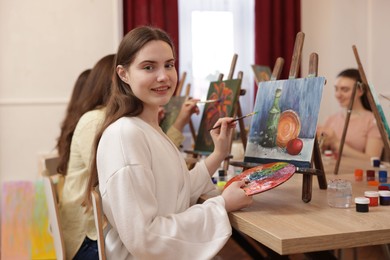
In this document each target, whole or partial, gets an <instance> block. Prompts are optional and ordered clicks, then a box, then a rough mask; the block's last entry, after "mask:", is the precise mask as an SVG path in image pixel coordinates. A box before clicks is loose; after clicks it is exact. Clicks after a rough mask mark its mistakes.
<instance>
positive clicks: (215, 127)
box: [209, 111, 258, 131]
mask: <svg viewBox="0 0 390 260" xmlns="http://www.w3.org/2000/svg"><path fill="white" fill-rule="evenodd" d="M257 112H258V111H255V112H252V113H249V114H247V115H245V116H240V117H237V118H236V119H233V120H232V121H230V122H229V124H230V123H233V122H236V121H238V120H241V119H244V118H246V117H248V116H253V115H255V114H257ZM220 127H221V125H217V126H214V127H213V128H210V129H209V131H211V130H213V129H217V128H220Z"/></svg>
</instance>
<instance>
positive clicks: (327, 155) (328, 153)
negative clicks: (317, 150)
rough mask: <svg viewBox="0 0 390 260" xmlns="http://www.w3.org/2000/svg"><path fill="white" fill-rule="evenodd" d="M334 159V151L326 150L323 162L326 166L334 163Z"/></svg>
mask: <svg viewBox="0 0 390 260" xmlns="http://www.w3.org/2000/svg"><path fill="white" fill-rule="evenodd" d="M332 158H333V152H332V150H325V151H324V156H323V157H322V162H323V163H324V164H325V165H328V164H330V163H331V162H332Z"/></svg>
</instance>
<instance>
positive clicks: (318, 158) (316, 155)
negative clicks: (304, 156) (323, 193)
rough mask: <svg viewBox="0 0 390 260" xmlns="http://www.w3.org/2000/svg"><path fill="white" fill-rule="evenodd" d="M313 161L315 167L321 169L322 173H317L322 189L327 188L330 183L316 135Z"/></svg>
mask: <svg viewBox="0 0 390 260" xmlns="http://www.w3.org/2000/svg"><path fill="white" fill-rule="evenodd" d="M313 162H314V165H315V168H316V169H318V170H320V171H321V173H320V174H318V175H317V179H318V186H320V189H321V190H326V188H327V186H328V184H327V183H326V176H325V170H324V165H323V163H322V158H321V150H320V146H319V144H318V140H317V137H315V139H314V147H313Z"/></svg>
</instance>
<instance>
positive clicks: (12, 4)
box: [0, 0, 122, 183]
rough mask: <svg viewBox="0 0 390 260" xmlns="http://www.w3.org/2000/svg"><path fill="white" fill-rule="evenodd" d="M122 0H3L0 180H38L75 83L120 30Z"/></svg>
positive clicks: (112, 44)
mask: <svg viewBox="0 0 390 260" xmlns="http://www.w3.org/2000/svg"><path fill="white" fill-rule="evenodd" d="M120 2H121V1H120V0H115V1H103V0H67V1H58V0H57V1H55V0H40V1H29V0H19V1H14V0H1V1H0V39H1V40H0V57H1V58H0V182H1V183H2V182H3V181H6V180H19V179H35V178H36V176H38V166H37V165H38V157H39V155H40V154H41V153H48V152H50V151H51V150H52V149H53V148H54V147H55V142H56V138H57V137H58V135H59V131H60V129H59V126H60V123H61V121H62V119H63V117H64V111H65V108H66V104H67V102H68V100H69V97H70V94H71V91H72V88H73V84H74V82H75V80H76V78H77V77H78V75H79V74H80V73H81V72H82V71H83V70H84V69H86V68H90V67H92V66H93V65H94V64H95V63H96V62H97V61H98V60H99V59H100V58H101V57H103V56H104V55H106V54H109V53H114V52H115V51H116V48H117V45H118V43H119V41H120V38H121V35H122V28H121V22H120V21H121V19H122V18H121V11H120V10H121V5H120V4H119V3H120Z"/></svg>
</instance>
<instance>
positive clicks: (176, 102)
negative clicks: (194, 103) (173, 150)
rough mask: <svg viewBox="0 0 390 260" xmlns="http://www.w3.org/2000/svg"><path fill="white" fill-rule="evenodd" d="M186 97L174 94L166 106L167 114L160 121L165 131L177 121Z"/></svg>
mask: <svg viewBox="0 0 390 260" xmlns="http://www.w3.org/2000/svg"><path fill="white" fill-rule="evenodd" d="M186 99H187V97H185V96H173V97H171V99H170V100H169V102H168V103H167V104H166V105H165V106H164V110H165V116H164V118H163V120H162V121H161V123H160V127H161V129H162V130H163V131H164V132H165V133H166V132H167V131H168V129H169V128H170V127H171V126H172V125H173V123H174V122H175V120H176V118H177V116H178V115H179V113H180V109H181V107H182V106H183V104H184V102H185V101H186Z"/></svg>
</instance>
